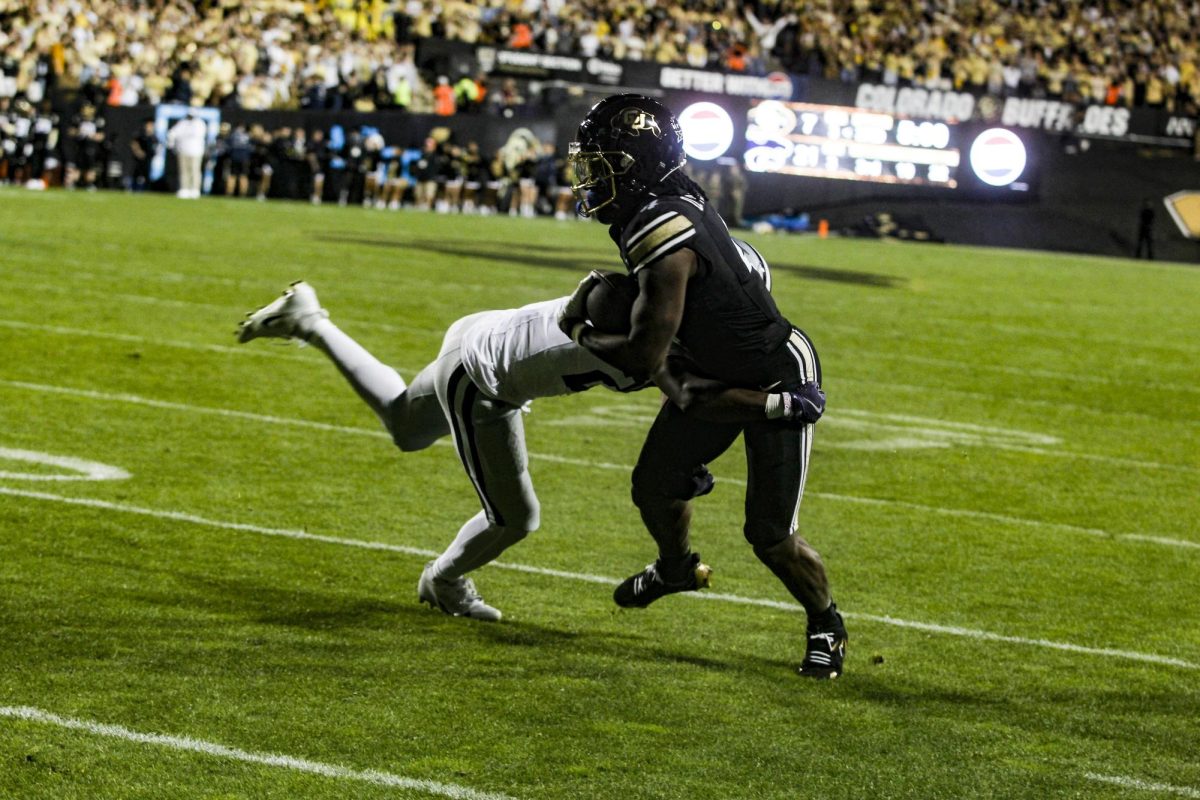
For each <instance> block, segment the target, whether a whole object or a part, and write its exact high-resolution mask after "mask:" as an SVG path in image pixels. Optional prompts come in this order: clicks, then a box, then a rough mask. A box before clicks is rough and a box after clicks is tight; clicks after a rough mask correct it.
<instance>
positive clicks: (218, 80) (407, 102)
mask: <svg viewBox="0 0 1200 800" xmlns="http://www.w3.org/2000/svg"><path fill="white" fill-rule="evenodd" d="M1198 19H1200V0H1129V1H1128V2H1116V1H1115V0H1107V2H1100V3H1082V2H1079V0H956V1H955V2H946V3H912V2H909V1H908V0H754V1H753V2H749V3H733V2H728V0H683V2H661V0H577V1H576V2H570V3H568V2H566V0H482V1H481V2H467V1H466V0H307V1H306V2H305V1H302V0H248V1H247V2H240V0H195V1H194V2H188V1H187V0H129V1H128V2H119V1H118V0H0V95H9V96H11V95H15V94H17V93H20V94H22V95H24V96H25V97H26V98H27V99H28V100H29V101H30V102H32V103H34V104H36V103H38V102H39V101H40V99H41V98H42V97H43V96H45V95H46V93H47V92H48V91H51V90H53V89H54V88H56V87H58V86H65V87H69V88H82V89H85V90H86V92H87V94H88V99H89V100H90V101H91V102H93V103H95V104H103V103H107V104H112V105H136V104H139V103H157V102H160V101H168V100H174V101H178V102H183V103H191V104H197V105H200V104H204V105H215V106H229V105H236V106H239V107H242V108H250V109H266V108H298V107H305V108H331V109H345V108H353V109H358V110H367V111H370V110H376V109H386V108H406V109H410V110H413V111H437V112H438V113H454V112H456V111H461V110H464V109H466V110H488V109H491V110H498V111H504V110H507V111H508V112H510V113H511V112H512V111H513V109H517V108H520V107H521V106H522V105H523V104H524V103H525V98H522V97H520V93H519V91H518V88H517V86H516V84H515V83H511V82H510V83H509V84H507V85H497V86H489V85H488V80H487V78H486V77H485V76H478V75H470V76H464V75H437V74H429V73H428V72H426V71H424V70H422V69H420V68H419V66H420V65H418V64H417V63H416V61H415V59H416V57H417V44H418V43H419V42H420V40H422V39H427V38H446V39H452V40H457V41H463V42H468V43H475V44H489V45H496V46H503V47H511V48H516V49H526V50H531V51H535V50H536V51H544V52H551V53H562V54H571V55H580V54H582V55H585V56H593V55H594V56H599V57H605V58H613V59H632V60H647V61H654V62H658V63H664V64H686V65H690V66H693V67H697V68H721V69H727V70H733V71H744V72H753V73H761V72H764V71H766V70H772V69H784V70H787V71H789V72H793V73H800V74H808V75H818V76H824V77H827V78H832V79H841V80H844V81H848V82H855V81H872V82H882V83H892V84H897V85H906V84H913V85H924V86H929V87H934V88H946V89H950V88H954V89H959V90H963V91H972V92H985V91H986V92H990V93H994V94H997V95H1008V94H1019V95H1023V96H1039V95H1040V96H1047V97H1061V98H1064V99H1067V100H1074V101H1081V102H1098V103H1108V104H1113V105H1118V104H1123V105H1147V106H1162V107H1166V108H1170V109H1172V110H1179V111H1181V112H1183V113H1194V112H1195V109H1196V105H1197V101H1198V100H1200V69H1198V65H1200V25H1198V24H1197V22H1196V21H1197V20H1198Z"/></svg>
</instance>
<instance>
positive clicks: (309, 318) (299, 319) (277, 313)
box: [237, 281, 329, 343]
mask: <svg viewBox="0 0 1200 800" xmlns="http://www.w3.org/2000/svg"><path fill="white" fill-rule="evenodd" d="M328 318H329V312H328V311H326V310H325V309H323V308H321V303H320V301H319V300H317V293H316V291H315V290H314V289H313V288H312V287H311V286H309V285H308V284H307V283H305V282H304V281H296V282H295V283H293V284H292V285H291V286H289V287H288V288H287V289H285V290H284V292H283V294H282V295H281V296H279V297H278V298H276V299H275V300H273V301H272V302H270V303H267V304H266V305H265V306H263V307H262V308H260V309H258V310H257V311H251V312H250V313H249V314H247V315H246V319H244V320H243V321H242V323H241V325H239V326H238V330H237V337H238V341H239V342H243V343H245V342H248V341H250V340H251V339H260V338H265V337H270V338H274V339H301V340H304V339H307V338H308V337H309V335H311V334H312V326H313V323H315V322H316V321H317V320H319V319H328Z"/></svg>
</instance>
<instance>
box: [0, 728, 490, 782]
mask: <svg viewBox="0 0 1200 800" xmlns="http://www.w3.org/2000/svg"><path fill="white" fill-rule="evenodd" d="M0 717H6V718H8V719H17V720H23V721H25V722H38V723H42V724H44V725H53V726H55V727H57V728H66V729H68V730H74V731H83V732H85V733H90V734H93V735H96V736H107V737H109V738H111V739H123V740H125V741H127V742H135V743H137V744H152V745H157V746H159V747H167V748H170V749H172V750H184V751H187V752H191V753H200V754H202V755H206V756H215V757H217V758H229V759H233V760H234V761H244V762H247V763H249V764H261V765H263V766H267V767H282V768H283V769H290V770H295V771H296V772H308V773H311V774H313V775H322V776H324V777H326V778H338V779H340V780H349V781H360V782H362V783H370V784H374V785H375V786H386V787H388V788H395V789H411V790H414V791H418V792H424V793H426V794H432V795H439V796H441V797H450V798H454V800H512V798H511V797H509V796H508V795H505V794H493V793H491V792H480V791H477V790H475V789H471V788H469V787H466V786H459V785H458V784H454V783H442V782H440V781H430V780H423V779H421V778H406V777H404V776H403V775H394V774H392V773H390V772H380V771H379V770H374V769H367V770H359V769H351V768H349V767H343V766H340V765H338V764H326V763H323V762H321V761H309V760H308V759H305V758H297V757H296V756H287V755H280V754H278V753H256V752H253V751H249V750H240V749H238V748H236V747H229V746H227V745H223V744H218V743H217V742H206V741H204V740H203V739H193V738H191V737H189V736H171V735H169V734H162V733H142V732H140V731H133V730H130V729H129V728H124V727H122V726H120V725H111V724H108V723H104V722H92V721H90V720H85V719H74V718H72V717H60V716H59V715H57V714H52V713H50V712H49V711H43V710H42V709H40V708H32V707H30V706H0Z"/></svg>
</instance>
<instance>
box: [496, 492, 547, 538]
mask: <svg viewBox="0 0 1200 800" xmlns="http://www.w3.org/2000/svg"><path fill="white" fill-rule="evenodd" d="M541 524H542V506H541V504H540V503H539V502H538V501H537V500H536V499H535V500H533V501H531V502H526V503H522V504H521V507H520V508H512V509H506V510H505V512H504V518H503V522H502V523H501V524H500V525H498V526H497V527H498V528H500V529H502V530H503V531H504V537H505V540H506V541H508V542H509V543H510V544H515V543H516V542H519V541H521V540H522V539H524V538H525V537H526V536H528V535H529V534H531V533H533V532H534V531H536V530H537V529H538V528H539V527H541Z"/></svg>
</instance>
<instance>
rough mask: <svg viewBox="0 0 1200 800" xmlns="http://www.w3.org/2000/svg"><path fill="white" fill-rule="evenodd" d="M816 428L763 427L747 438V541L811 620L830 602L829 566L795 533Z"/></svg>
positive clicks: (751, 430)
mask: <svg viewBox="0 0 1200 800" xmlns="http://www.w3.org/2000/svg"><path fill="white" fill-rule="evenodd" d="M813 427H814V426H812V425H804V426H792V425H785V424H783V423H779V422H760V423H754V424H751V425H748V426H747V427H746V434H745V442H746V467H747V472H746V484H747V485H746V523H745V528H744V532H745V535H746V540H747V541H748V542H750V544H751V545H753V546H754V553H755V555H757V556H758V558H759V559H760V560H761V561H762V562H763V563H764V564H766V565H767V566H768V567H769V568H770V569H771V571H772V572H774V573H775V574H776V576H778V577H779V579H780V580H781V581H782V582H783V584H784V586H786V587H787V589H788V591H789V592H791V594H792V596H793V597H795V598H796V599H797V600H798V601H799V602H800V604H801V605H803V606H804V608H805V610H806V611H808V612H809V613H810V614H815V613H818V612H821V611H824V610H825V609H826V608H828V607H829V602H830V598H829V581H828V578H827V577H826V575H825V565H824V564H823V563H822V561H821V557H820V556H819V555H818V554H817V552H816V551H815V550H814V549H813V548H812V547H810V546H809V545H808V543H807V542H805V541H804V539H802V538H801V537H800V536H799V534H797V533H796V532H795V531H796V520H797V515H798V513H799V509H800V500H801V498H802V497H803V496H804V482H805V479H806V478H807V476H808V460H809V455H810V454H811V451H812V434H813Z"/></svg>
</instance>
